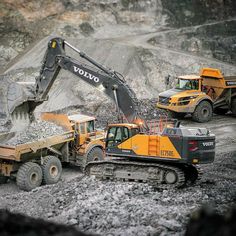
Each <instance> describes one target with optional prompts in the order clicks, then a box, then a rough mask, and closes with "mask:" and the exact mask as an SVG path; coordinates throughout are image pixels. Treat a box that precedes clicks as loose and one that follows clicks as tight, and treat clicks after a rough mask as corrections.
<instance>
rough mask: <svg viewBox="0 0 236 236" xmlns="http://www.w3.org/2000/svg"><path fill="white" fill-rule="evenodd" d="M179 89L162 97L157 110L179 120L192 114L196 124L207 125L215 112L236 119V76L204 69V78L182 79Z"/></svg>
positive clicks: (171, 90) (185, 77)
mask: <svg viewBox="0 0 236 236" xmlns="http://www.w3.org/2000/svg"><path fill="white" fill-rule="evenodd" d="M177 79H178V81H177V84H176V87H175V88H173V89H170V90H167V91H164V92H162V93H160V94H159V99H158V100H159V101H158V103H157V107H158V108H161V109H165V110H167V111H169V112H170V113H171V115H172V117H173V116H174V117H175V118H183V117H184V116H185V115H186V114H191V115H192V118H193V120H194V121H197V122H207V121H209V120H211V118H212V115H213V112H214V113H216V114H225V113H227V112H228V111H231V112H232V114H233V115H236V76H223V75H222V73H221V72H220V71H219V70H218V69H213V68H203V69H202V70H201V72H200V75H183V76H179V77H178V78H177Z"/></svg>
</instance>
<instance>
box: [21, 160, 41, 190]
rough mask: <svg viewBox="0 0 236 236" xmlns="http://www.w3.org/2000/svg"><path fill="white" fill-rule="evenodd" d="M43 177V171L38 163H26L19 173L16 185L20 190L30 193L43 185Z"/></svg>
mask: <svg viewBox="0 0 236 236" xmlns="http://www.w3.org/2000/svg"><path fill="white" fill-rule="evenodd" d="M42 177H43V174H42V169H41V167H40V166H39V165H38V164H37V163H34V162H26V163H24V164H23V165H22V166H21V167H20V168H19V170H18V172H17V175H16V183H17V186H18V187H19V188H20V189H22V190H25V191H30V190H32V189H34V188H36V187H39V186H40V185H41V183H42Z"/></svg>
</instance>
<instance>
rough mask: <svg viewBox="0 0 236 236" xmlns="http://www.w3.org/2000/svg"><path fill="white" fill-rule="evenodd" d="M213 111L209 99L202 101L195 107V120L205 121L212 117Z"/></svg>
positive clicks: (193, 116)
mask: <svg viewBox="0 0 236 236" xmlns="http://www.w3.org/2000/svg"><path fill="white" fill-rule="evenodd" d="M212 113H213V111H212V105H211V104H210V103H209V102H208V101H202V102H200V103H199V104H198V105H197V107H196V108H195V111H194V113H193V114H192V118H193V120H194V121H197V122H200V123H203V122H207V121H209V120H210V119H211V118H212Z"/></svg>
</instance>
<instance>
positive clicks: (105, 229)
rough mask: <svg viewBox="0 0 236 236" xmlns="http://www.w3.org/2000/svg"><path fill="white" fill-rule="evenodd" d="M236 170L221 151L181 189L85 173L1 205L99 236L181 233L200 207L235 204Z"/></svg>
mask: <svg viewBox="0 0 236 236" xmlns="http://www.w3.org/2000/svg"><path fill="white" fill-rule="evenodd" d="M223 165H225V167H224V168H222V166H223ZM227 167H228V168H227ZM235 170H236V166H235V162H234V161H233V159H232V156H230V155H225V154H222V155H218V156H217V160H216V162H215V163H214V164H212V165H206V166H203V173H204V174H203V178H202V180H201V181H200V182H198V183H197V184H196V185H195V186H191V187H186V188H183V189H168V190H160V189H157V188H154V187H151V186H149V185H148V184H145V183H133V182H111V181H99V180H96V179H94V178H91V177H84V178H82V179H81V178H75V179H72V180H70V181H67V182H66V181H65V180H63V181H61V182H59V183H57V184H55V185H51V186H42V187H40V188H37V189H34V190H32V191H31V192H20V193H17V194H15V195H14V194H13V195H5V196H2V197H0V206H1V207H0V208H3V209H8V210H10V211H11V212H19V213H24V214H26V215H28V216H33V217H36V218H42V219H48V220H50V221H53V222H57V223H63V224H67V225H73V226H75V227H77V228H78V229H80V230H82V231H85V232H92V233H97V234H100V235H109V234H112V235H140V236H141V235H183V234H184V232H185V228H186V224H187V222H188V220H189V217H190V214H191V213H192V212H193V211H194V210H196V209H198V208H199V207H200V206H202V205H213V206H215V207H216V210H217V212H219V213H222V214H224V213H225V212H227V211H228V210H229V209H230V208H231V207H232V206H233V205H234V204H235V200H236V199H235V196H236V192H235V191H236V190H235V189H236V181H235V180H236V175H235V174H236V171H235ZM226 171H227V172H229V173H230V178H225V173H226Z"/></svg>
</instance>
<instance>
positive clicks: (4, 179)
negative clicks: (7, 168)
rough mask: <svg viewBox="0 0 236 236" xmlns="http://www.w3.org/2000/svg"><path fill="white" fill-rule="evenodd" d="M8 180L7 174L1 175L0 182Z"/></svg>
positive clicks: (3, 182)
mask: <svg viewBox="0 0 236 236" xmlns="http://www.w3.org/2000/svg"><path fill="white" fill-rule="evenodd" d="M7 180H8V177H6V176H0V184H5V183H6V182H7Z"/></svg>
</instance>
